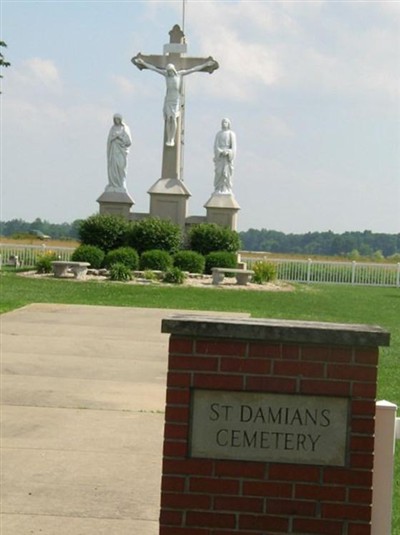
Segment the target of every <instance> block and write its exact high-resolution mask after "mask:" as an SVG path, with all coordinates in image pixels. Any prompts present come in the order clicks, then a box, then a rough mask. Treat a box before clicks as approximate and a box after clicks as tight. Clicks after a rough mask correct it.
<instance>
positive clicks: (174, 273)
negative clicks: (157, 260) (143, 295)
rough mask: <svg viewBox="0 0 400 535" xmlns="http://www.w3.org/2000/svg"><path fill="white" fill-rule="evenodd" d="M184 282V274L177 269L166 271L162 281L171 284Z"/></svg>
mask: <svg viewBox="0 0 400 535" xmlns="http://www.w3.org/2000/svg"><path fill="white" fill-rule="evenodd" d="M184 280H185V274H184V273H183V271H182V270H181V269H179V268H178V267H172V268H170V269H167V271H166V272H165V273H164V276H163V281H164V282H168V283H171V284H183V282H184Z"/></svg>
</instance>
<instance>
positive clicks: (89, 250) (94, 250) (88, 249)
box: [71, 245, 104, 269]
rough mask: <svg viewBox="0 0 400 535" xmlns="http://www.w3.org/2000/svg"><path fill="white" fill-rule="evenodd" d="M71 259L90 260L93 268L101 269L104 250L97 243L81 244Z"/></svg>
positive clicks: (77, 260)
mask: <svg viewBox="0 0 400 535" xmlns="http://www.w3.org/2000/svg"><path fill="white" fill-rule="evenodd" d="M71 260H72V261H73V262H89V264H90V267H91V268H93V269H100V268H101V266H102V264H103V260H104V252H103V251H102V250H101V249H100V248H99V247H96V246H95V245H79V247H77V248H76V249H75V251H74V252H73V253H72V256H71Z"/></svg>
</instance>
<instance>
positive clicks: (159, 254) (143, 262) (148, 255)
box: [140, 249, 173, 271]
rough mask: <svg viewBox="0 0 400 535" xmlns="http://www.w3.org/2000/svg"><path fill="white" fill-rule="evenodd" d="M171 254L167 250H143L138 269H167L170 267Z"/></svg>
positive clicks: (171, 263)
mask: <svg viewBox="0 0 400 535" xmlns="http://www.w3.org/2000/svg"><path fill="white" fill-rule="evenodd" d="M172 265H173V262H172V256H171V255H170V254H169V253H167V251H160V250H159V249H154V250H152V251H145V252H144V253H142V255H141V257H140V269H141V270H145V269H153V270H154V269H156V270H159V271H167V270H168V269H170V268H172Z"/></svg>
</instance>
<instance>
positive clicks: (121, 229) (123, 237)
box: [79, 214, 131, 253]
mask: <svg viewBox="0 0 400 535" xmlns="http://www.w3.org/2000/svg"><path fill="white" fill-rule="evenodd" d="M130 228H131V224H130V223H129V222H128V221H126V219H124V218H123V217H120V216H116V215H112V214H96V215H92V216H90V217H88V218H87V219H84V220H83V221H81V223H80V226H79V238H80V240H81V242H82V244H84V245H95V246H96V247H99V248H100V249H102V250H103V251H104V252H105V253H107V252H108V251H111V250H113V249H117V248H118V247H122V246H124V245H126V244H127V243H126V241H127V235H128V232H129V229H130Z"/></svg>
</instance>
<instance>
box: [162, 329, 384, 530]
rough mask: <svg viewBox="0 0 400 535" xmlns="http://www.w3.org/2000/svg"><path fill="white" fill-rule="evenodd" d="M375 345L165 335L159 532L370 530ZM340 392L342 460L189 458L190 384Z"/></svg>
mask: <svg viewBox="0 0 400 535" xmlns="http://www.w3.org/2000/svg"><path fill="white" fill-rule="evenodd" d="M377 363H378V348H376V347H371V348H360V347H354V348H353V347H338V346H317V345H304V344H293V343H291V344H282V343H279V344H271V343H262V342H252V341H242V340H239V341H237V342H235V341H232V340H231V339H229V340H223V339H222V340H221V339H218V340H208V339H202V338H200V339H197V340H196V339H192V338H184V337H179V336H176V335H172V336H171V338H170V344H169V367H168V370H169V371H168V379H167V405H166V415H165V434H164V458H163V476H162V492H161V515H160V535H227V534H233V533H238V534H240V535H275V534H276V535H277V534H282V533H291V534H297V535H300V534H302V535H305V534H307V535H309V534H321V535H370V520H371V500H372V492H371V483H372V465H373V449H374V439H373V433H374V415H375V394H376V378H377ZM193 388H206V389H208V390H213V389H216V390H236V391H237V390H239V391H247V392H252V391H253V392H260V391H261V392H262V391H266V392H273V393H280V394H282V393H286V394H307V395H326V396H333V397H335V396H339V397H348V398H350V400H351V401H350V412H351V414H350V428H351V431H350V436H349V441H348V442H349V455H348V459H349V461H348V465H347V466H346V467H332V466H325V467H324V466H316V465H304V464H302V465H300V464H282V463H268V462H249V461H245V462H244V461H232V460H214V459H196V458H189V444H188V436H189V418H190V389H193Z"/></svg>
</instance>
